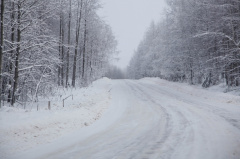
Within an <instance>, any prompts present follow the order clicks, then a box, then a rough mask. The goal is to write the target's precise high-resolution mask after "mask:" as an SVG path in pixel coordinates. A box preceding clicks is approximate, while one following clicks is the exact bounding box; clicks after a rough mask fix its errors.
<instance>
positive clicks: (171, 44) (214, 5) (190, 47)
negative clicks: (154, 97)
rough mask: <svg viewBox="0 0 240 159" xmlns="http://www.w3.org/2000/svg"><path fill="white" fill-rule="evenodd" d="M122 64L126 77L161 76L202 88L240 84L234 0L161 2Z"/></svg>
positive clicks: (238, 6) (239, 14) (239, 23)
mask: <svg viewBox="0 0 240 159" xmlns="http://www.w3.org/2000/svg"><path fill="white" fill-rule="evenodd" d="M166 3H167V4H168V6H169V7H168V8H167V9H166V12H165V16H164V19H163V20H161V21H159V22H158V23H157V24H156V23H154V22H152V24H151V25H150V27H149V28H148V30H147V32H146V34H145V36H144V39H143V40H142V41H141V43H140V44H139V46H138V48H137V50H136V52H135V54H134V56H133V58H132V59H131V62H130V65H129V67H128V76H129V77H130V78H135V79H139V78H143V77H146V76H148V77H149V76H150V77H161V78H164V79H168V80H171V81H185V82H189V83H190V84H202V86H203V87H209V86H211V85H215V84H218V83H219V82H221V81H224V82H226V85H228V86H239V84H240V83H239V82H240V1H239V0H166Z"/></svg>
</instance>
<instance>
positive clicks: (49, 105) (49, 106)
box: [48, 101, 51, 110]
mask: <svg viewBox="0 0 240 159" xmlns="http://www.w3.org/2000/svg"><path fill="white" fill-rule="evenodd" d="M48 110H51V103H50V101H48Z"/></svg>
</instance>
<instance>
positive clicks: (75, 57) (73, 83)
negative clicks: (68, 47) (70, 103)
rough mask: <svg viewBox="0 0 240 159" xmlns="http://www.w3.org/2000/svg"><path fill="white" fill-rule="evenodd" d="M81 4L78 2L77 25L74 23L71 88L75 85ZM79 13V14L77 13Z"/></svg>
mask: <svg viewBox="0 0 240 159" xmlns="http://www.w3.org/2000/svg"><path fill="white" fill-rule="evenodd" d="M82 2H83V0H81V2H80V3H81V4H79V2H78V10H77V16H78V18H77V23H76V41H75V50H74V52H75V54H74V59H73V75H72V86H73V87H75V84H76V68H77V66H76V65H77V53H78V42H79V33H80V27H81V19H82ZM79 12H80V13H79Z"/></svg>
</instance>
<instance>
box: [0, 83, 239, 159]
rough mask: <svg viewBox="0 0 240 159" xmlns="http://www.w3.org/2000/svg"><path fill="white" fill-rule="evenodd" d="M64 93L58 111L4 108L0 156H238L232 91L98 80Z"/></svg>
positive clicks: (86, 158) (236, 109) (235, 158)
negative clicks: (69, 96) (87, 85)
mask: <svg viewBox="0 0 240 159" xmlns="http://www.w3.org/2000/svg"><path fill="white" fill-rule="evenodd" d="M71 93H72V94H73V95H74V99H73V100H72V99H69V100H66V103H65V107H64V108H62V107H61V102H55V103H54V104H53V106H52V109H51V110H46V109H40V110H39V111H37V110H36V109H35V108H34V109H32V110H30V111H23V110H21V109H17V108H8V107H3V108H2V109H1V111H0V143H1V144H0V158H6V159H8V158H9V159H10V158H17V159H27V158H29V159H33V158H36V159H42V158H49V159H66V158H72V159H75V158H76V159H79V158H82V159H113V158H114V159H128V158H135V159H140V158H142V159H160V158H162V159H186V158H191V159H239V158H240V96H239V95H238V94H236V95H232V94H226V93H222V92H218V91H217V90H206V89H202V88H199V87H198V86H188V85H187V84H182V83H172V82H168V81H165V80H161V79H158V78H144V79H141V80H110V79H107V78H103V79H101V80H98V81H96V82H94V83H93V84H92V85H91V86H90V87H89V88H84V89H80V90H75V91H74V90H72V92H71ZM67 101H68V102H67Z"/></svg>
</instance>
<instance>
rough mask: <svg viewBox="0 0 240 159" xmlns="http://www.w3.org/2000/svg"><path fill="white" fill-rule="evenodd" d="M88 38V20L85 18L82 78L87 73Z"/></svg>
mask: <svg viewBox="0 0 240 159" xmlns="http://www.w3.org/2000/svg"><path fill="white" fill-rule="evenodd" d="M86 40H87V20H86V19H85V25H84V41H83V62H82V79H83V78H84V74H85V60H86V59H85V54H86Z"/></svg>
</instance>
